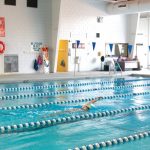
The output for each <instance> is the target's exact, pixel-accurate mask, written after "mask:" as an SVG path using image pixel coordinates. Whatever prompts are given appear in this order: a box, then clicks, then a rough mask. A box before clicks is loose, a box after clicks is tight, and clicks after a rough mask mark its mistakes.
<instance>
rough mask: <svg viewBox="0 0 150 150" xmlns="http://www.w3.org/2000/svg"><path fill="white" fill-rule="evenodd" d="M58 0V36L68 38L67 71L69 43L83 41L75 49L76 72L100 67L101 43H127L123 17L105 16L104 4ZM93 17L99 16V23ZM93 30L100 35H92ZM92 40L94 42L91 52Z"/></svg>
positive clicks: (72, 61) (103, 47) (124, 16)
mask: <svg viewBox="0 0 150 150" xmlns="http://www.w3.org/2000/svg"><path fill="white" fill-rule="evenodd" d="M62 1H63V3H61V7H60V8H61V10H60V27H59V35H58V39H60V40H61V39H65V40H69V41H70V44H69V45H70V46H69V48H70V51H71V56H70V57H69V71H73V70H74V56H75V52H74V51H75V49H73V48H72V46H71V45H72V43H74V42H75V41H76V40H80V41H81V43H85V49H78V50H77V56H79V57H80V58H81V59H80V71H89V70H98V69H100V66H101V64H100V57H98V52H99V51H101V53H102V55H104V54H105V43H118V42H119V43H121V42H124V43H125V42H127V30H126V29H127V28H126V27H127V23H126V20H127V16H126V15H121V16H120V15H115V16H107V13H106V12H105V11H104V8H105V5H102V3H101V2H100V1H93V0H62ZM97 17H103V23H97ZM96 33H100V38H96ZM92 42H96V48H95V50H94V51H93V49H92Z"/></svg>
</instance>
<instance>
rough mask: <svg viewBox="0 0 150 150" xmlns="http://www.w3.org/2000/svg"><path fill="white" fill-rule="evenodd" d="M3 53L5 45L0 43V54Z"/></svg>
mask: <svg viewBox="0 0 150 150" xmlns="http://www.w3.org/2000/svg"><path fill="white" fill-rule="evenodd" d="M4 51H5V44H4V42H2V41H0V54H3V53H4Z"/></svg>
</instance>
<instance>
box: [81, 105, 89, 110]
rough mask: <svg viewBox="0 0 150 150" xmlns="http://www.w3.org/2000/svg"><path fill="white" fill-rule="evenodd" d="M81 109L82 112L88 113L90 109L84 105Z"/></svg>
mask: <svg viewBox="0 0 150 150" xmlns="http://www.w3.org/2000/svg"><path fill="white" fill-rule="evenodd" d="M82 109H83V110H84V111H88V110H89V109H90V107H89V106H88V105H84V106H83V107H82Z"/></svg>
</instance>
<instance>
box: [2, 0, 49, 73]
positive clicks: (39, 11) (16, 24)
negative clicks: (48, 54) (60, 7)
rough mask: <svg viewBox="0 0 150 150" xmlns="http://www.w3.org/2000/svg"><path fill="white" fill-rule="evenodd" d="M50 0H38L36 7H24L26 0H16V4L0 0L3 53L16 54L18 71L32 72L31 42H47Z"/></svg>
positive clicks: (32, 55) (34, 55)
mask: <svg viewBox="0 0 150 150" xmlns="http://www.w3.org/2000/svg"><path fill="white" fill-rule="evenodd" d="M49 8H50V1H49V0H38V8H29V7H26V0H17V4H16V6H9V5H4V1H3V0H1V1H0V16H1V17H5V25H6V36H5V37H4V38H2V37H0V40H2V41H4V42H5V44H6V51H5V54H18V56H19V73H33V72H34V70H33V60H34V59H35V58H36V55H37V54H36V53H32V52H31V51H30V49H31V48H30V44H31V42H43V44H48V42H49V40H50V37H49V34H50V31H49V27H50V21H49V20H50V19H49V16H50V9H49ZM0 62H1V63H0V68H1V69H0V73H4V66H3V55H0Z"/></svg>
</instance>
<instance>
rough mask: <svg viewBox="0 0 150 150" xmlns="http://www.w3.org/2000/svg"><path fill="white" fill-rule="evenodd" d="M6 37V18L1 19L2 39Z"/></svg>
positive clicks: (0, 35)
mask: <svg viewBox="0 0 150 150" xmlns="http://www.w3.org/2000/svg"><path fill="white" fill-rule="evenodd" d="M4 36H5V18H4V17H0V37H4Z"/></svg>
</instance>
